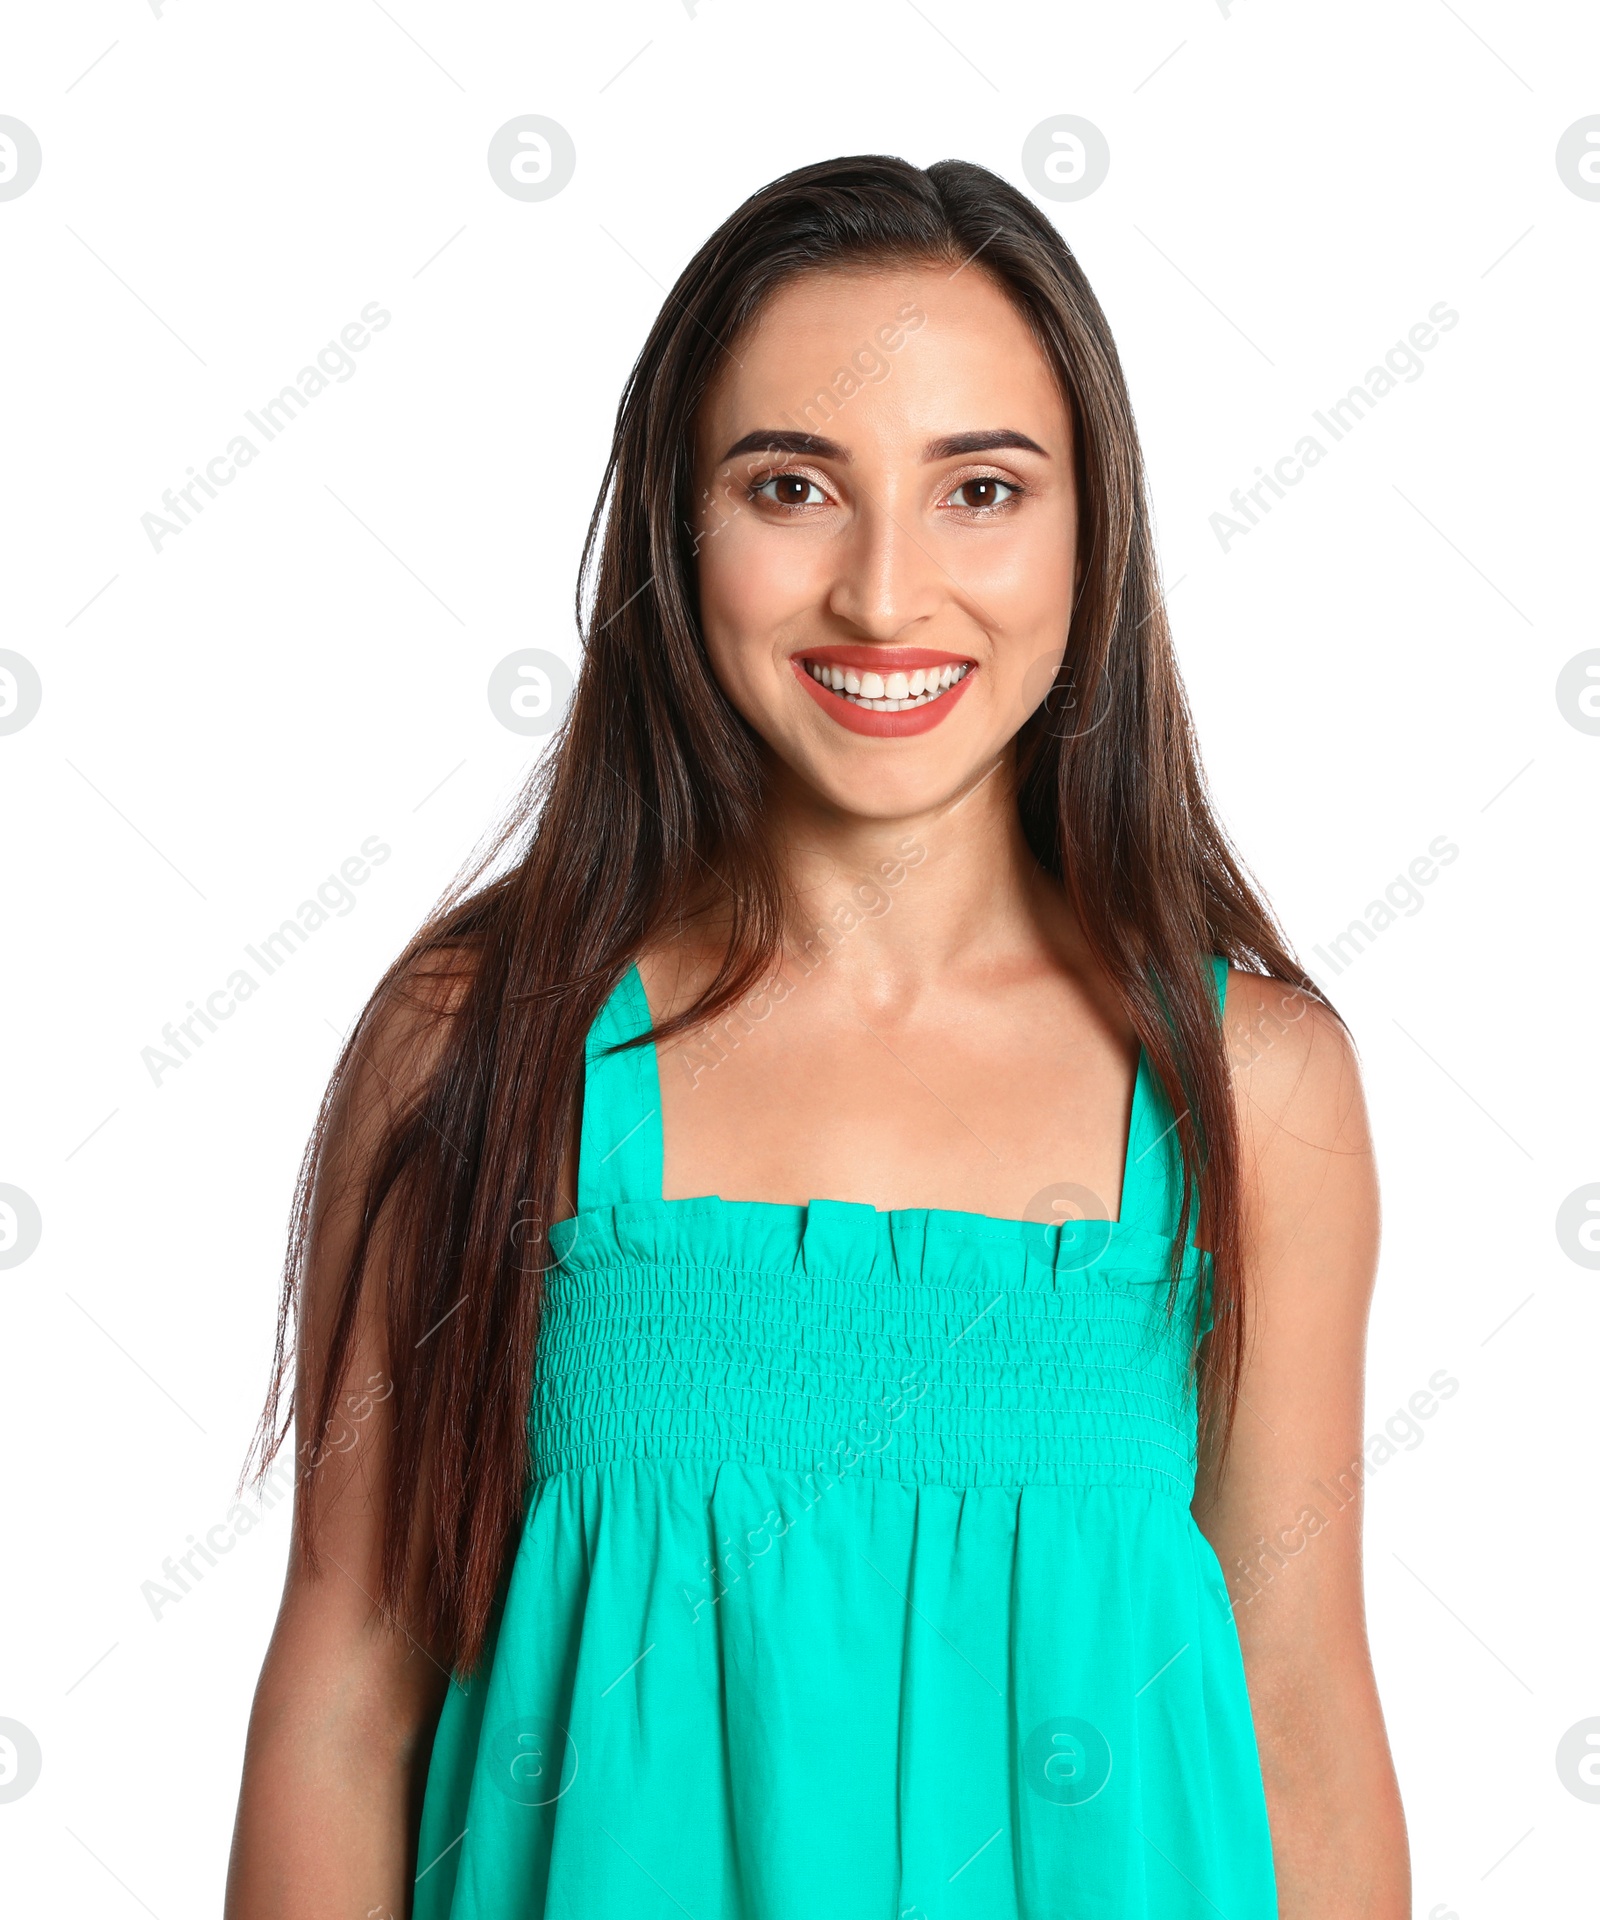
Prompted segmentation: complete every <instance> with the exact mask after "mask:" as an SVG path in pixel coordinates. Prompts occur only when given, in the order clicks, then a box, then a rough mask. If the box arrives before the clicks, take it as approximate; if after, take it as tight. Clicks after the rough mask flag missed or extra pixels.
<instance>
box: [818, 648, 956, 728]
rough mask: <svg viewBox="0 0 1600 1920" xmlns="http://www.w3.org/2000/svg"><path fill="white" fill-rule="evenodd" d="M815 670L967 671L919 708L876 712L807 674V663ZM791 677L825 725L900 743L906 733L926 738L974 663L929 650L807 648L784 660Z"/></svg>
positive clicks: (887, 671) (950, 707) (860, 671)
mask: <svg viewBox="0 0 1600 1920" xmlns="http://www.w3.org/2000/svg"><path fill="white" fill-rule="evenodd" d="M811 660H814V661H815V662H816V663H817V665H818V666H829V667H851V668H854V670H855V671H856V672H858V673H876V674H881V675H888V674H891V673H908V674H909V673H914V672H915V671H916V670H917V668H918V667H923V668H927V667H961V666H964V667H965V668H966V669H967V671H966V672H965V673H964V674H963V675H962V677H961V678H960V679H959V680H958V681H956V683H955V684H954V686H951V687H947V688H946V689H945V691H944V692H943V693H941V694H940V695H939V697H938V699H937V700H929V701H928V702H926V703H925V704H924V705H922V706H919V707H902V708H901V709H900V710H899V711H898V712H897V713H879V712H877V711H875V710H874V709H873V708H871V707H860V706H857V705H856V704H855V703H854V702H853V701H850V700H846V699H844V698H843V697H842V695H840V694H838V693H835V692H834V691H833V690H832V689H831V688H828V687H824V686H823V685H822V683H821V682H820V681H819V680H817V679H816V678H815V677H814V676H813V675H812V674H810V673H808V672H807V671H806V663H807V661H811ZM789 665H790V667H791V668H792V669H793V671H794V674H795V677H796V679H797V680H799V682H800V684H801V686H803V687H804V688H805V690H806V692H807V693H809V694H810V696H811V697H812V699H813V700H815V701H816V703H817V705H818V706H819V707H821V708H822V710H823V711H824V712H825V713H826V714H827V716H828V718H829V719H830V720H834V721H837V722H838V724H839V725H840V726H841V727H843V728H845V729H846V731H848V732H850V733H862V734H867V735H870V736H873V737H876V738H878V739H900V738H903V737H904V736H905V735H907V734H917V733H928V732H930V731H931V730H932V729H933V728H934V727H936V726H938V724H939V722H940V721H941V720H943V719H944V717H945V715H946V714H948V713H949V712H950V711H951V710H952V709H953V708H954V706H955V703H956V702H957V701H958V700H959V699H960V698H961V695H962V694H963V692H964V691H965V690H966V688H967V687H968V686H969V685H970V683H971V681H972V678H973V676H974V674H976V672H977V671H978V664H977V662H976V661H975V660H973V659H972V658H971V657H970V656H969V655H967V654H964V653H941V652H940V651H939V650H938V649H937V648H934V647H875V646H824V647H807V648H806V650H805V651H804V652H803V653H795V654H791V655H790V656H789Z"/></svg>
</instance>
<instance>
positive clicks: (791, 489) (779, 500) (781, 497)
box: [754, 473, 827, 507]
mask: <svg viewBox="0 0 1600 1920" xmlns="http://www.w3.org/2000/svg"><path fill="white" fill-rule="evenodd" d="M754 491H755V492H756V493H757V494H763V495H765V496H766V498H767V499H768V500H770V501H772V502H773V504H774V505H775V506H779V507H815V506H820V505H821V504H822V502H823V501H824V500H825V499H826V497H827V496H826V495H825V494H824V493H823V491H822V489H821V487H819V486H818V485H817V484H816V482H815V481H814V480H808V479H807V478H806V477H805V475H804V474H803V473H775V474H774V475H773V476H772V478H771V479H770V480H763V481H762V482H761V484H760V485H759V486H758V487H756V488H755V489H754ZM808 493H813V494H815V495H816V499H814V500H810V499H807V497H806V496H807V494H808Z"/></svg>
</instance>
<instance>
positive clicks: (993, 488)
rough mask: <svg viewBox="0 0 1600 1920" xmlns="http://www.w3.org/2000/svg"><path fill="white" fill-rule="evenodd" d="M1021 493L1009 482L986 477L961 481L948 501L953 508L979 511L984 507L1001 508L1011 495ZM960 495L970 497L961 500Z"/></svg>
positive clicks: (1018, 488) (1019, 489)
mask: <svg viewBox="0 0 1600 1920" xmlns="http://www.w3.org/2000/svg"><path fill="white" fill-rule="evenodd" d="M1021 491H1022V489H1021V488H1020V487H1014V486H1013V485H1012V484H1011V482H1010V481H1009V480H996V479H994V478H993V477H992V476H986V477H984V478H982V479H978V480H963V481H962V483H961V485H960V486H959V487H957V488H956V490H955V492H954V493H952V494H951V495H950V500H951V502H952V504H953V505H955V506H958V507H972V508H977V509H979V510H980V511H981V510H982V509H984V508H986V507H988V508H993V507H1002V506H1004V505H1005V503H1006V501H1007V500H1008V499H1010V498H1011V496H1012V495H1013V494H1015V493H1020V492H1021ZM962 494H967V495H969V496H970V497H969V498H967V499H965V500H963V499H962V497H961V496H962Z"/></svg>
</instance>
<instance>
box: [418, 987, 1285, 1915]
mask: <svg viewBox="0 0 1600 1920" xmlns="http://www.w3.org/2000/svg"><path fill="white" fill-rule="evenodd" d="M1215 971H1216V983H1217V992H1218V997H1219V1003H1220V1000H1221V998H1222V996H1223V994H1224V993H1225V989H1226V980H1227V965H1226V962H1225V961H1223V960H1222V959H1220V958H1219V959H1217V960H1216V961H1215ZM649 1024H650V1013H649V1007H648V1003H647V1001H646V998H645V993H644V988H643V985H642V983H641V981H640V978H639V975H638V971H637V969H634V968H631V969H630V970H629V972H628V973H627V974H626V975H624V977H623V979H622V980H621V981H620V982H619V984H618V986H617V988H616V990H615V991H614V992H613V994H612V995H611V997H610V999H609V1000H608V1002H607V1003H606V1005H605V1007H604V1008H603V1009H602V1011H601V1013H600V1015H599V1016H598V1017H597V1019H596V1020H595V1022H594V1025H593V1028H592V1029H591V1032H590V1034H589V1039H588V1047H587V1067H586V1080H585V1099H584V1107H583V1123H582V1133H581V1140H580V1149H581V1151H580V1162H579V1170H578V1203H579V1204H578V1212H577V1214H576V1215H575V1216H573V1217H572V1218H570V1219H567V1220H563V1221H559V1222H557V1223H556V1225H555V1227H554V1228H553V1229H552V1236H551V1238H552V1255H553V1258H554V1261H555V1264H554V1266H553V1267H552V1269H551V1271H550V1272H549V1273H548V1275H547V1276H546V1280H545V1286H546V1294H545V1306H544V1319H543V1324H542V1331H541V1336H540V1347H539V1356H538V1366H537V1370H536V1385H535V1388H534V1393H533V1400H532V1405H531V1408H530V1412H529V1440H530V1445H531V1449H532V1460H533V1486H532V1491H531V1494H530V1497H529V1505H528V1512H527V1518H526V1522H525V1526H524V1529H523V1532H522V1535H521V1540H520V1545H519V1548H518V1551H517V1553H516V1556H515V1560H514V1563H513V1565H512V1567H511V1569H510V1572H509V1575H508V1578H507V1581H506V1584H505V1587H504V1589H503V1593H502V1600H501V1604H500V1608H499V1611H498V1615H497V1620H496V1625H495V1629H494V1632H493V1637H492V1638H491V1641H490V1645H489V1650H488V1651H487V1652H486V1654H485V1657H484V1660H483V1663H482V1664H481V1666H480V1667H479V1669H478V1670H477V1672H476V1673H475V1674H474V1675H473V1676H472V1677H471V1679H470V1680H469V1681H468V1682H467V1683H466V1684H464V1685H463V1684H461V1683H460V1681H459V1679H457V1680H456V1681H453V1682H452V1685H451V1687H450V1690H449V1692H448V1694H447V1697H446V1700H445V1705H444V1708H443V1712H442V1715H441V1718H440V1721H439V1725H438V1730H437V1733H436V1736H435V1739H434V1745H433V1752H432V1758H431V1761H430V1765H429V1771H428V1778H427V1788H426V1796H425V1802H424V1806H423V1809H422V1815H421V1823H420V1829H419V1832H418V1836H417V1838H418V1849H417V1880H416V1895H415V1906H414V1909H413V1912H414V1915H415V1920H658V1917H659V1920H674V1916H677V1917H678V1920H682V1916H688V1920H1009V1917H1010V1916H1016V1917H1017V1920H1022V1916H1028V1917H1029V1920H1057V1917H1059V1920H1091V1917H1092V1920H1216V1916H1217V1915H1219V1914H1221V1915H1224V1916H1226V1920H1272V1917H1273V1916H1275V1915H1276V1912H1277V1900H1276V1893H1275V1884H1274V1877H1273V1866H1272V1850H1271V1842H1270V1838H1269V1834H1268V1828H1267V1814H1266V1805H1265V1799H1264V1795H1263V1790H1262V1781H1261V1772H1260V1765H1259V1760H1258V1756H1257V1749H1256V1742H1255V1735H1254V1729H1253V1725H1252V1721H1251V1713H1250V1703H1249V1698H1248V1695H1247V1693H1246V1690H1245V1677H1244V1669H1243V1663H1242V1660H1241V1656H1240V1649H1239V1640H1238V1635H1237V1632H1236V1629H1235V1625H1234V1620H1233V1615H1232V1613H1231V1611H1230V1605H1229V1599H1228V1593H1227V1588H1226V1584H1225V1581H1224V1578H1223V1574H1222V1570H1221V1567H1220V1566H1219V1564H1218V1562H1217V1559H1216V1556H1215V1554H1214V1553H1213V1552H1212V1550H1211V1548H1210V1546H1209V1545H1208V1544H1207V1542H1206V1540H1205V1538H1204V1536H1203V1535H1202V1534H1201V1533H1200V1531H1199V1529H1198V1527H1197V1526H1196V1525H1195V1522H1194V1520H1193V1518H1192V1516H1191V1514H1190V1511H1189V1502H1190V1499H1191V1497H1192V1494H1193V1490H1194V1473H1195V1407H1194V1398H1193V1391H1192V1388H1191V1387H1190V1385H1189V1384H1188V1379H1187V1369H1188V1347H1189V1337H1190V1329H1191V1327H1192V1324H1193V1311H1194V1308H1195V1305H1196V1301H1195V1297H1194V1289H1195V1288H1196V1287H1200V1288H1202V1289H1203V1288H1205V1287H1206V1279H1205V1273H1204V1257H1203V1255H1201V1254H1200V1253H1199V1252H1198V1251H1197V1250H1196V1249H1195V1247H1194V1246H1193V1243H1192V1240H1191V1242H1190V1244H1189V1245H1188V1246H1187V1247H1186V1248H1185V1254H1184V1275H1183V1280H1182V1284H1181V1289H1180V1293H1179V1297H1178V1300H1177V1303H1176V1306H1175V1308H1174V1309H1173V1311H1172V1313H1171V1315H1170V1317H1169V1315H1168V1312H1167V1301H1168V1284H1167V1280H1168V1261H1169V1257H1170V1253H1171V1249H1172V1244H1173V1237H1174V1234H1175V1228H1176V1220H1177V1212H1178V1185H1177V1182H1178V1155H1177V1150H1176V1144H1175V1140H1174V1137H1173V1134H1172V1124H1173V1122H1172V1111H1171V1108H1170V1106H1169V1105H1168V1104H1167V1102H1166V1099H1165V1095H1164V1093H1163V1092H1162V1089H1161V1086H1160V1082H1159V1081H1158V1080H1157V1079H1156V1077H1155V1075H1154V1074H1153V1073H1152V1072H1151V1071H1150V1069H1149V1065H1148V1061H1147V1059H1146V1057H1145V1056H1144V1054H1143V1052H1142V1051H1141V1054H1140V1059H1139V1067H1138V1075H1137V1079H1136V1082H1135V1088H1134V1100H1133V1111H1132V1119H1131V1124H1130V1130H1129V1140H1128V1150H1127V1155H1126V1166H1125V1171H1124V1176H1123V1192H1122V1199H1121V1206H1120V1210H1119V1217H1118V1219H1117V1220H1116V1221H1115V1222H1112V1223H1108V1222H1105V1221H1094V1220H1087V1221H1067V1222H1064V1223H1061V1224H1055V1223H1050V1224H1041V1223H1036V1222H1032V1221H1023V1220H1005V1219H996V1218H991V1217H989V1216H987V1215H983V1214H972V1213H958V1212H952V1211H946V1210H943V1209H937V1208H898V1209H895V1210H892V1211H879V1210H877V1209H875V1208H873V1207H870V1206H864V1205H860V1204H856V1203H852V1202H844V1201H838V1200H813V1201H811V1203H810V1204H809V1206H803V1207H801V1206H784V1205H778V1204H772V1203H766V1202H748V1201H725V1200H722V1199H719V1198H715V1197H711V1198H705V1199H683V1200H664V1199H663V1198H662V1172H661V1169H662V1132H661V1115H660V1085H659V1080H658V1078H657V1072H658V1067H657V1060H656V1057H655V1052H654V1049H653V1048H650V1047H642V1048H636V1049H634V1050H632V1051H630V1052H628V1053H622V1054H611V1055H609V1056H608V1055H607V1054H606V1053H605V1051H604V1050H605V1049H606V1048H607V1047H608V1046H610V1045H612V1044H613V1043H614V1042H616V1041H617V1040H619V1039H622V1038H625V1037H628V1036H632V1035H635V1034H639V1033H642V1032H644V1031H645V1030H646V1029H647V1028H648V1026H649Z"/></svg>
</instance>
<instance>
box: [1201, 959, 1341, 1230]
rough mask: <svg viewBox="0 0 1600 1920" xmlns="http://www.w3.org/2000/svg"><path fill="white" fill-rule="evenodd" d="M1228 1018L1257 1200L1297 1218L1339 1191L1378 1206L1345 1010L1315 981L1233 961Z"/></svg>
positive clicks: (1246, 1159) (1247, 1164) (1246, 1165)
mask: <svg viewBox="0 0 1600 1920" xmlns="http://www.w3.org/2000/svg"><path fill="white" fill-rule="evenodd" d="M1222 1025H1223V1038H1224V1044H1225V1046H1226V1048H1227V1054H1228V1062H1229V1066H1230V1069H1231V1072H1232V1078H1233V1087H1234V1098H1235V1111H1236V1113H1237V1115H1238V1121H1239V1133H1240V1144H1241V1149H1242V1152H1241V1166H1242V1168H1243V1170H1244V1172H1245V1174H1246V1176H1247V1178H1248V1180H1249V1181H1250V1184H1251V1186H1252V1188H1253V1190H1254V1193H1255V1196H1256V1203H1257V1204H1258V1205H1259V1206H1263V1207H1266V1208H1268V1209H1270V1210H1271V1211H1272V1212H1274V1213H1278V1214H1281V1215H1282V1216H1283V1217H1284V1218H1285V1219H1291V1218H1293V1217H1294V1216H1296V1215H1297V1214H1298V1213H1300V1212H1301V1210H1303V1209H1305V1208H1308V1207H1311V1206H1313V1205H1321V1204H1324V1203H1325V1202H1326V1201H1327V1200H1328V1198H1329V1197H1330V1194H1332V1193H1334V1192H1337V1193H1338V1194H1339V1195H1341V1196H1342V1200H1343V1204H1344V1206H1345V1207H1346V1209H1347V1210H1348V1209H1349V1208H1351V1207H1354V1208H1356V1209H1357V1210H1358V1211H1360V1212H1365V1211H1367V1210H1368V1209H1369V1208H1370V1209H1372V1210H1373V1211H1374V1213H1375V1209H1376V1184H1375V1175H1374V1173H1373V1169H1372V1141H1371V1131H1370V1127H1369V1123H1368V1117H1367V1106H1366V1097H1365V1093H1364V1090H1363V1087H1362V1079H1361V1068H1360V1061H1359V1058H1358V1056H1357V1053H1356V1047H1355V1041H1354V1039H1353V1038H1352V1036H1351V1034H1350V1031H1349V1029H1348V1028H1347V1027H1346V1025H1345V1024H1344V1021H1343V1020H1342V1019H1341V1018H1340V1016H1339V1014H1338V1013H1337V1012H1336V1010H1335V1009H1334V1008H1333V1007H1332V1006H1331V1005H1329V1003H1328V1002H1327V1001H1326V1000H1324V999H1322V998H1321V996H1320V995H1319V994H1318V993H1317V992H1315V991H1314V990H1311V989H1308V988H1306V987H1299V986H1295V985H1293V984H1292V983H1291V982H1289V981H1286V980H1280V979H1276V978H1274V977H1272V976H1271V975H1268V974H1262V973H1252V972H1247V971H1245V970H1243V969H1240V968H1238V967H1233V966H1230V967H1229V969H1228V974H1227V997H1226V1001H1225V1004H1224V1011H1223V1021H1222Z"/></svg>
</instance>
